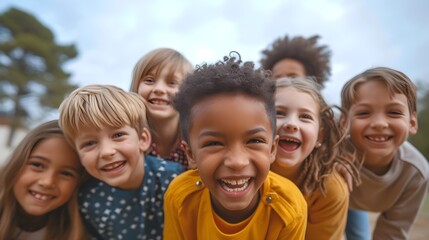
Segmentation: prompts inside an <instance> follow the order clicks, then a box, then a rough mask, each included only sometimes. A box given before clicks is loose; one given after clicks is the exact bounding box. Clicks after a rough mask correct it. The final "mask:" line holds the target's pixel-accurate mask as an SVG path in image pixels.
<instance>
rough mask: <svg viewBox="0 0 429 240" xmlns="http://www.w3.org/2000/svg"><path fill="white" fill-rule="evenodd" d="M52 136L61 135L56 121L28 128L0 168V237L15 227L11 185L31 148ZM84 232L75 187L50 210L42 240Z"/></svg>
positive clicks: (74, 238) (76, 238) (75, 237)
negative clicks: (43, 239) (65, 199)
mask: <svg viewBox="0 0 429 240" xmlns="http://www.w3.org/2000/svg"><path fill="white" fill-rule="evenodd" d="M52 137H62V138H63V137H64V135H63V132H62V131H61V129H60V127H59V126H58V121H57V120H53V121H49V122H46V123H44V124H41V125H40V126H38V127H36V128H34V129H33V130H32V131H30V132H29V133H28V134H27V135H26V136H25V137H24V139H23V140H22V141H21V142H20V143H19V144H18V146H17V147H16V148H15V150H14V151H13V152H12V154H11V155H10V157H9V160H8V162H7V163H6V165H4V166H3V167H2V169H1V170H0V239H13V234H14V231H15V229H16V228H17V208H18V206H19V203H18V202H17V200H16V198H15V195H14V193H13V186H14V185H15V183H16V181H17V179H18V176H19V173H20V172H21V171H22V170H23V169H24V166H25V165H26V162H27V160H28V158H29V157H30V155H31V153H32V151H33V150H34V148H35V147H36V146H37V145H38V144H39V143H40V142H42V141H43V140H46V139H49V138H52ZM82 181H83V177H82V178H81V179H80V183H81V182H82ZM85 235H86V234H85V230H84V227H83V225H82V222H81V218H80V214H79V206H78V202H77V187H76V190H75V192H74V193H73V195H72V196H71V197H70V199H69V200H68V201H67V203H65V204H64V205H63V206H61V207H59V208H57V209H55V210H53V211H52V212H51V213H50V215H49V220H48V223H47V232H46V236H45V239H67V240H80V239H85V238H86V237H85Z"/></svg>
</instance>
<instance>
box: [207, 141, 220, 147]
mask: <svg viewBox="0 0 429 240" xmlns="http://www.w3.org/2000/svg"><path fill="white" fill-rule="evenodd" d="M215 146H222V143H221V142H218V141H208V142H205V143H203V147H215Z"/></svg>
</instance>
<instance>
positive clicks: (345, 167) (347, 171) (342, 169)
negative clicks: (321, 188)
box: [334, 163, 353, 192]
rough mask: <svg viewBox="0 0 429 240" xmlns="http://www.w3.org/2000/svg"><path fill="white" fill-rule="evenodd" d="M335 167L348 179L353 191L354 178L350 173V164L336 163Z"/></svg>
mask: <svg viewBox="0 0 429 240" xmlns="http://www.w3.org/2000/svg"><path fill="white" fill-rule="evenodd" d="M334 168H335V170H336V171H337V172H338V173H339V174H340V175H341V176H342V177H343V178H344V181H346V184H347V187H348V189H349V192H353V178H352V175H351V174H350V169H349V166H348V165H343V164H338V163H335V164H334Z"/></svg>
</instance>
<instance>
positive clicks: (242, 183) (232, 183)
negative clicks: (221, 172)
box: [221, 178, 250, 192]
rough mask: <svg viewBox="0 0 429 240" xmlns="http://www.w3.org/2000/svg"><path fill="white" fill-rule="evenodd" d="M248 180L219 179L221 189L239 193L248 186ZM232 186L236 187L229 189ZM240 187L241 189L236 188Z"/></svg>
mask: <svg viewBox="0 0 429 240" xmlns="http://www.w3.org/2000/svg"><path fill="white" fill-rule="evenodd" d="M249 180H250V178H245V179H238V180H232V179H221V182H222V183H223V184H222V187H223V189H225V190H226V191H228V192H240V191H243V190H244V189H246V188H247V186H249ZM230 186H231V187H232V186H237V187H234V188H231V187H230ZM238 186H241V187H238Z"/></svg>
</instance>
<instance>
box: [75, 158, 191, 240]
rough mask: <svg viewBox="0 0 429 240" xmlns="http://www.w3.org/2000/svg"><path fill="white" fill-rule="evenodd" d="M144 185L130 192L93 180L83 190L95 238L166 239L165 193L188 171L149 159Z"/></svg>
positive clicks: (81, 198) (82, 202)
mask: <svg viewBox="0 0 429 240" xmlns="http://www.w3.org/2000/svg"><path fill="white" fill-rule="evenodd" d="M144 168H145V175H144V179H143V183H142V184H141V186H140V187H139V188H138V189H136V190H131V191H126V190H122V189H120V188H116V187H112V186H110V185H108V184H106V183H104V182H101V181H99V180H97V179H94V178H92V179H91V180H89V181H88V182H86V183H85V184H84V185H83V186H82V187H81V189H80V190H79V206H80V211H81V214H82V218H83V220H84V224H85V226H86V228H87V230H88V232H89V235H90V236H91V238H92V239H115V240H116V239H162V231H163V227H164V211H163V206H164V193H165V190H166V189H167V187H168V185H169V184H170V182H171V181H172V180H173V178H175V177H176V176H177V175H178V174H180V173H181V172H183V171H184V168H183V167H182V166H181V165H180V164H178V163H174V162H167V161H164V160H161V159H158V158H155V157H153V156H149V155H146V156H145V164H144Z"/></svg>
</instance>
